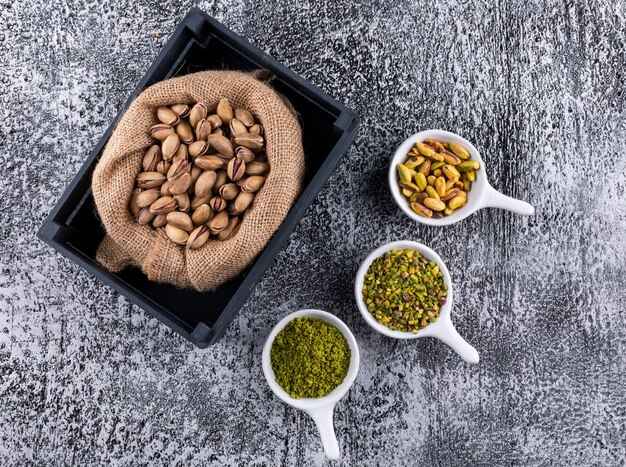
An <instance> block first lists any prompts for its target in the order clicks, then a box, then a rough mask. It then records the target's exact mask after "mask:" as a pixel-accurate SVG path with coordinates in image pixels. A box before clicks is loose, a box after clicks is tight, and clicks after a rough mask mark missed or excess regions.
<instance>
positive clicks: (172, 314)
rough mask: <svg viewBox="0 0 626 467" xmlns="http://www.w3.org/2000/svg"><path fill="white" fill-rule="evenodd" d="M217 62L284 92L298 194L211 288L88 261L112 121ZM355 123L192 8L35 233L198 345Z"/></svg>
mask: <svg viewBox="0 0 626 467" xmlns="http://www.w3.org/2000/svg"><path fill="white" fill-rule="evenodd" d="M222 69H229V70H243V71H249V70H255V69H267V70H271V71H272V72H273V73H274V74H275V75H276V78H275V79H274V80H273V81H272V82H271V86H272V87H273V88H274V89H276V91H278V92H279V93H281V94H283V95H284V96H285V97H287V98H288V99H289V101H290V102H291V104H292V105H293V106H294V108H295V109H296V111H297V112H298V114H299V115H300V119H301V120H300V121H301V124H302V130H303V144H304V152H305V163H306V175H305V183H304V189H303V191H302V193H301V195H300V197H299V198H298V200H297V202H296V203H295V205H294V206H293V208H292V209H291V211H290V212H289V215H288V216H287V218H286V219H285V221H284V222H283V223H282V225H281V227H280V229H279V230H278V231H277V232H276V234H275V235H274V237H273V238H272V240H271V241H270V243H269V244H268V245H267V247H266V248H265V250H264V251H263V252H262V253H261V254H260V255H259V256H258V257H257V259H256V260H255V261H254V263H252V264H251V265H250V266H249V267H248V268H247V269H246V270H245V271H244V272H243V273H242V274H240V275H239V276H238V277H236V278H235V279H232V280H231V281H229V282H227V283H225V284H223V285H222V286H221V287H219V288H218V289H217V290H215V291H213V292H205V293H200V292H197V291H195V290H191V289H180V288H177V287H174V286H171V285H168V284H160V283H156V282H151V281H149V280H148V279H147V278H146V276H145V275H144V274H143V273H142V272H141V271H140V270H139V269H137V268H128V269H126V270H124V271H122V272H120V273H117V274H113V273H110V272H109V271H107V270H106V269H104V268H103V267H102V266H101V265H100V264H98V263H97V262H96V261H95V254H96V250H97V248H98V245H99V244H100V241H101V240H102V238H103V237H104V230H103V228H102V224H101V222H100V219H99V218H98V215H97V212H96V209H95V205H94V201H93V197H92V193H91V177H92V174H93V170H94V168H95V165H96V163H97V161H98V158H99V156H100V154H101V152H102V150H103V148H104V146H105V145H106V143H107V141H108V139H109V137H110V136H111V133H112V132H113V129H114V128H115V124H116V122H117V121H118V120H119V118H120V117H121V115H122V114H123V113H124V111H125V110H126V108H127V107H128V105H129V104H130V103H131V102H132V100H133V99H134V98H135V97H136V96H137V95H138V94H139V93H140V92H141V91H142V90H143V89H145V88H146V87H148V86H150V85H152V84H154V83H156V82H157V81H162V80H164V79H167V78H171V77H173V76H181V75H185V74H188V73H193V72H196V71H201V70H222ZM358 123H359V118H358V115H356V114H355V113H354V112H352V111H351V110H349V109H348V108H346V107H345V106H344V105H342V104H341V103H339V102H337V101H336V100H335V99H333V98H331V97H329V96H328V95H326V94H325V93H323V92H322V91H321V90H320V89H318V88H317V87H315V86H313V85H312V84H311V83H309V82H307V81H305V80H304V79H302V78H300V77H299V76H298V75H296V74H295V73H294V72H292V71H291V70H289V69H287V68H286V67H284V66H283V65H281V64H280V63H278V62H277V61H276V60H274V59H273V58H271V57H270V56H268V55H267V54H265V53H263V52H262V51H261V50H259V49H258V48H257V47H255V46H253V45H252V44H250V43H249V42H247V41H246V40H245V39H243V38H242V37H240V36H238V35H237V34H235V33H234V32H232V31H230V30H229V29H227V28H226V27H225V26H224V25H222V24H221V23H219V22H218V21H216V20H215V19H213V18H211V17H209V16H208V15H206V14H205V13H204V12H202V11H200V10H198V9H197V8H192V9H191V10H190V12H189V13H188V14H187V16H186V17H185V19H184V20H183V22H182V23H181V24H180V25H179V26H178V28H177V29H176V31H175V32H174V34H172V37H171V38H170V39H169V41H168V42H167V44H166V45H165V46H164V48H163V50H162V51H161V53H160V54H159V56H158V57H157V58H156V59H155V60H154V62H153V63H152V65H151V66H150V68H149V69H148V71H147V72H146V74H145V75H144V77H143V78H142V79H141V81H140V82H139V84H138V85H137V87H136V88H135V90H134V91H133V93H132V94H131V96H130V97H129V99H128V101H127V102H126V104H125V105H124V107H123V108H122V109H121V110H120V112H119V114H118V115H117V117H116V118H115V120H114V121H113V123H111V125H110V126H109V128H108V129H107V131H106V133H105V134H104V136H103V137H102V138H101V139H100V141H99V142H98V144H97V145H96V147H95V148H94V150H93V151H92V152H91V154H90V155H89V157H88V159H87V160H86V161H85V163H84V164H83V166H82V167H81V169H80V171H79V172H78V174H77V175H76V176H75V177H74V180H72V182H71V183H70V185H69V187H68V188H67V190H66V191H65V193H63V195H62V196H61V199H60V200H59V201H58V202H57V204H56V205H55V207H54V208H53V209H52V212H51V213H50V215H49V216H48V217H47V219H46V220H45V221H44V223H43V225H42V226H41V228H40V229H39V232H38V236H39V237H40V238H41V239H42V240H44V241H45V242H46V243H48V244H49V245H51V246H52V247H53V248H54V249H56V250H57V251H59V252H60V253H61V254H63V255H64V256H65V257H67V258H69V259H71V260H72V261H74V262H75V263H77V264H79V265H80V266H81V267H83V268H84V269H86V270H87V271H88V272H90V273H91V274H93V275H94V276H96V277H98V278H99V279H100V280H102V281H103V282H104V283H106V284H108V285H110V286H111V287H113V288H114V289H115V290H117V291H118V292H119V293H121V294H122V295H124V296H125V297H127V298H128V299H129V300H131V301H132V302H133V303H135V304H137V305H138V306H140V307H141V308H143V309H144V310H146V311H147V312H148V313H150V314H151V315H153V316H154V317H156V318H158V319H159V320H161V321H162V322H163V323H165V324H166V325H167V326H169V327H171V328H172V329H174V330H175V331H176V332H178V333H179V334H181V335H182V336H184V337H185V338H187V339H189V340H190V341H191V342H193V343H194V344H195V345H197V346H198V347H202V348H204V347H206V346H208V345H210V344H213V343H214V342H216V341H217V340H218V339H219V338H220V337H221V336H222V335H223V334H224V332H225V331H226V328H227V327H228V325H229V324H230V323H231V321H232V320H233V319H234V317H235V315H236V314H237V313H238V311H239V310H240V308H241V307H242V306H243V304H244V303H245V301H246V299H247V298H248V296H249V295H250V292H251V291H252V288H253V287H254V286H255V285H256V283H257V282H258V281H259V280H260V279H261V277H262V276H263V273H264V272H265V270H266V269H267V268H268V267H269V266H270V264H271V263H272V261H273V259H274V257H275V256H276V255H277V254H278V253H279V252H280V250H281V249H282V247H283V246H284V245H285V243H286V242H287V240H288V239H289V236H290V235H291V233H292V232H293V230H294V228H295V227H296V225H297V223H298V222H299V221H300V219H301V218H302V216H303V215H304V214H305V213H306V211H307V209H308V207H309V206H310V204H311V203H312V201H313V200H314V199H315V196H316V195H317V193H318V192H319V190H320V189H321V187H322V185H323V184H324V183H325V182H326V180H327V179H328V177H329V176H330V174H331V173H332V171H333V170H334V169H335V168H336V167H337V164H338V163H339V161H340V159H341V158H342V157H343V156H344V155H345V153H346V152H347V151H348V147H349V146H350V144H351V143H352V141H353V140H354V138H355V136H356V132H357V127H358Z"/></svg>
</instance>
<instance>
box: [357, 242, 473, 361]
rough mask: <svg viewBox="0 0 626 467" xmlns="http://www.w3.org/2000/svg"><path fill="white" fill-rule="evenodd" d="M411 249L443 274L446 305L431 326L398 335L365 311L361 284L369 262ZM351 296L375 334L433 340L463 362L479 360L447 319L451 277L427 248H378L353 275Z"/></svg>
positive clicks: (399, 244)
mask: <svg viewBox="0 0 626 467" xmlns="http://www.w3.org/2000/svg"><path fill="white" fill-rule="evenodd" d="M407 248H408V249H412V250H415V251H418V252H419V253H421V254H422V255H424V256H425V257H426V258H428V259H429V260H431V261H434V262H435V263H437V265H438V266H439V269H440V270H441V272H443V278H444V281H445V283H446V284H447V285H448V293H447V297H446V303H444V305H443V306H442V307H441V310H440V312H439V317H438V318H437V320H436V321H435V322H434V323H430V324H429V325H427V326H426V327H424V328H422V329H420V330H418V331H417V333H413V332H405V331H397V330H394V329H389V328H388V327H387V326H385V325H384V324H381V323H379V322H378V320H377V319H376V317H375V316H374V315H372V314H371V313H370V312H369V310H368V309H367V305H366V304H365V301H364V300H363V291H362V289H363V282H364V280H365V274H366V273H367V270H368V269H369V267H370V266H371V264H372V262H373V261H374V260H375V259H376V258H378V257H379V256H382V255H384V254H385V253H387V252H388V251H391V250H394V249H395V250H403V249H407ZM354 294H355V297H356V303H357V305H358V307H359V311H360V312H361V315H363V318H365V321H366V322H367V324H369V325H370V326H371V327H372V328H373V329H374V330H376V331H378V332H380V333H381V334H384V335H385V336H389V337H393V338H394V339H420V338H422V337H435V338H437V339H439V340H440V341H442V342H444V343H446V344H448V345H449V346H450V347H452V349H453V350H454V351H455V352H456V353H457V354H459V356H460V357H461V358H462V359H463V360H465V361H466V362H467V363H472V364H474V363H478V361H479V356H478V352H477V351H476V349H475V348H474V347H472V346H471V345H470V344H468V343H467V341H466V340H465V339H463V338H462V337H461V335H460V334H459V333H458V332H457V330H456V329H455V328H454V325H453V324H452V319H451V318H450V312H451V310H452V299H453V292H452V281H451V280H450V273H449V272H448V268H447V267H446V265H445V264H444V262H443V261H442V259H441V258H440V257H439V255H438V254H437V253H435V252H434V251H433V250H431V249H430V248H428V247H427V246H426V245H422V244H421V243H418V242H412V241H409V240H401V241H397V242H391V243H387V244H385V245H383V246H381V247H379V248H376V249H375V250H374V251H372V253H370V255H369V256H368V257H367V258H365V260H364V261H363V263H361V266H360V267H359V270H358V272H357V274H356V280H355V282H354Z"/></svg>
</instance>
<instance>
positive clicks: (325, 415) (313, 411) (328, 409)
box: [262, 309, 360, 459]
mask: <svg viewBox="0 0 626 467" xmlns="http://www.w3.org/2000/svg"><path fill="white" fill-rule="evenodd" d="M298 317H310V318H319V319H322V320H324V321H326V322H328V323H330V324H332V325H333V326H335V327H336V328H337V329H339V331H340V332H341V333H342V334H343V335H344V337H345V338H346V341H348V345H349V346H350V353H351V355H350V366H349V367H348V374H347V375H346V377H345V378H344V380H343V382H342V383H341V384H340V385H339V386H337V387H336V388H335V389H333V390H332V391H331V392H330V393H329V394H328V395H326V396H324V397H319V398H302V399H294V398H293V397H291V396H290V395H289V394H287V392H286V391H285V390H284V389H283V388H282V387H281V386H280V384H278V383H277V382H276V374H275V373H274V370H273V369H272V361H271V357H270V351H271V349H272V344H273V343H274V338H275V337H276V335H277V334H278V333H279V332H280V331H281V330H282V329H283V328H284V327H285V326H286V325H287V323H289V322H290V321H291V320H293V319H294V318H298ZM262 360H263V374H264V375H265V379H266V380H267V384H269V386H270V388H271V389H272V391H273V392H274V394H276V395H277V396H278V398H279V399H281V400H282V401H283V402H286V403H287V404H289V405H291V406H292V407H295V408H296V409H300V410H303V411H304V412H306V413H308V414H309V415H310V416H311V418H312V419H313V420H314V421H315V425H317V429H318V430H319V432H320V436H321V438H322V445H323V446H324V452H325V453H326V456H327V457H328V458H329V459H339V457H340V452H339V444H338V443H337V437H336V436H335V427H334V425H333V410H334V408H335V405H336V404H337V402H339V400H340V399H341V398H342V397H343V396H344V395H345V394H346V392H348V389H350V386H352V383H354V380H355V378H356V375H357V373H358V371H359V362H360V357H359V347H358V345H357V343H356V339H355V338H354V335H352V332H351V331H350V329H348V326H346V325H345V324H344V322H343V321H341V320H340V319H339V318H337V317H336V316H334V315H332V314H330V313H327V312H326V311H322V310H314V309H309V310H300V311H296V312H294V313H291V314H289V315H287V316H285V317H284V318H283V319H282V320H280V321H279V323H278V324H277V325H276V326H274V329H272V332H270V334H269V336H267V340H266V341H265V345H264V346H263V358H262Z"/></svg>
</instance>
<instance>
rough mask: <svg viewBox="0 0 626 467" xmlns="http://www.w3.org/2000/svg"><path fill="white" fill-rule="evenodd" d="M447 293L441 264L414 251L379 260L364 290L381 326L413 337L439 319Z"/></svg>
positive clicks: (396, 252)
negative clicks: (409, 333)
mask: <svg viewBox="0 0 626 467" xmlns="http://www.w3.org/2000/svg"><path fill="white" fill-rule="evenodd" d="M447 291H448V285H447V284H446V282H445V280H444V277H443V272H442V271H441V270H440V269H439V266H438V265H437V263H435V262H434V261H431V260H429V259H428V258H426V257H425V256H424V255H422V254H421V253H419V252H417V251H415V250H411V249H403V250H395V249H394V250H391V251H388V252H387V253H385V254H384V255H382V256H379V257H378V258H376V259H375V260H374V261H373V262H372V264H371V265H370V267H369V268H368V270H367V272H366V273H365V279H364V281H363V289H362V293H363V300H364V301H365V305H366V306H367V309H368V310H369V312H370V313H371V314H372V315H374V317H375V318H376V320H378V322H380V323H381V324H383V325H385V326H387V327H388V328H390V329H393V330H396V331H405V332H413V333H417V331H418V330H419V329H420V328H423V327H425V326H428V325H429V324H430V323H432V322H434V321H435V320H436V319H437V318H438V317H439V313H440V310H441V307H442V306H443V305H444V304H445V303H446V298H447V293H448V292H447Z"/></svg>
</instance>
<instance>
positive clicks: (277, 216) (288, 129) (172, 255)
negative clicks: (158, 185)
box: [92, 71, 304, 291]
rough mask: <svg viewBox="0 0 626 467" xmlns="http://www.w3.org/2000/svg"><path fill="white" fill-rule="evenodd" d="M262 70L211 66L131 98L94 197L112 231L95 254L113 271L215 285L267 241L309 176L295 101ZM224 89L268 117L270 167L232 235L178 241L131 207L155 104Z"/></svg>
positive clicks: (204, 97) (213, 95)
mask: <svg viewBox="0 0 626 467" xmlns="http://www.w3.org/2000/svg"><path fill="white" fill-rule="evenodd" d="M257 76H259V77H260V76H262V74H247V73H241V72H231V71H205V72H200V73H195V74H191V75H187V76H183V77H180V78H173V79H169V80H167V81H162V82H159V83H157V84H155V85H153V86H151V87H149V88H147V89H146V90H145V91H143V92H142V93H141V94H140V95H139V97H137V99H135V101H134V102H133V103H132V104H131V105H130V107H129V108H128V110H127V111H126V113H125V114H124V116H123V117H122V118H121V119H120V121H119V123H118V125H117V128H116V130H115V131H114V132H113V134H112V135H111V138H110V140H109V142H108V144H107V145H106V148H105V149H104V152H103V153H102V157H101V158H100V161H99V162H98V165H97V166H96V169H95V171H94V174H93V180H92V187H93V197H94V200H95V203H96V207H97V210H98V214H99V215H100V219H101V220H102V224H103V225H104V228H105V230H106V232H107V235H106V236H105V238H104V240H103V241H102V243H101V244H100V247H99V249H98V252H97V256H96V259H97V260H98V261H99V262H100V263H101V264H102V265H103V266H104V267H106V268H107V269H109V270H110V271H114V272H117V271H120V270H122V269H123V268H125V267H127V266H138V267H141V269H142V271H143V272H144V273H145V274H146V275H147V276H148V278H149V279H150V280H153V281H157V282H167V283H170V284H174V285H176V286H179V287H193V288H195V289H197V290H199V291H206V290H212V289H215V288H216V287H218V286H219V285H221V284H222V283H224V282H225V281H227V280H228V279H231V278H233V277H234V276H236V275H237V274H239V273H240V272H241V271H242V270H244V269H245V268H246V267H247V266H248V265H249V264H250V262H251V261H252V260H253V259H254V258H255V257H256V256H257V255H258V254H259V253H260V252H261V251H262V250H263V248H265V245H266V244H267V243H268V241H269V240H270V238H271V237H272V235H273V234H274V232H276V230H277V229H278V227H279V226H280V224H281V223H282V221H283V220H284V218H285V217H286V216H287V213H288V212H289V209H290V208H291V206H292V204H293V203H294V201H295V199H296V197H297V195H298V193H299V190H300V185H301V182H302V176H303V171H304V151H303V149H302V133H301V129H300V125H299V123H298V119H297V117H296V115H294V112H293V110H292V109H291V106H290V105H289V104H287V103H285V101H283V99H282V98H281V96H279V95H278V94H276V92H274V91H273V90H272V89H271V88H270V87H269V86H268V85H267V84H265V83H264V82H261V81H259V80H257V79H256V77H257ZM223 97H226V98H227V99H229V100H230V102H231V103H232V105H233V106H234V107H238V106H241V107H245V108H247V109H248V110H250V111H251V112H252V113H253V114H254V115H255V117H256V119H257V120H258V121H259V123H261V125H263V128H264V132H265V133H264V135H265V139H266V152H267V158H268V161H269V163H270V173H269V175H268V177H267V180H266V182H265V185H264V186H263V188H262V189H261V190H260V191H259V192H258V194H257V196H256V198H255V199H254V203H253V205H252V207H251V208H250V209H248V210H247V211H246V213H245V215H244V218H243V221H242V223H241V227H240V229H239V231H238V232H237V233H236V234H235V235H234V236H233V237H232V238H230V239H229V240H226V241H218V240H212V239H211V240H209V241H208V242H207V244H206V245H205V246H203V247H202V248H200V249H197V250H187V249H185V247H184V246H180V245H177V244H175V243H173V242H171V241H170V240H169V239H168V238H167V236H166V235H165V233H164V232H163V229H160V230H159V231H157V230H155V229H154V228H153V227H152V226H151V225H140V224H138V223H137V222H136V221H135V220H134V219H133V217H132V215H131V214H130V212H129V209H128V203H129V200H130V195H131V192H132V190H133V188H134V181H135V176H136V175H137V173H139V171H140V169H141V162H142V158H143V155H144V153H145V151H146V149H147V148H148V147H150V146H151V145H152V144H154V141H153V140H152V139H151V138H150V136H149V128H150V127H151V126H152V125H154V124H156V123H157V119H156V116H155V110H156V108H157V107H159V106H163V105H170V104H175V103H188V104H190V103H195V102H203V103H204V104H206V105H207V107H208V108H209V110H210V111H211V110H212V109H213V110H214V109H215V108H216V107H217V103H218V102H219V100H220V99H221V98H223Z"/></svg>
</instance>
